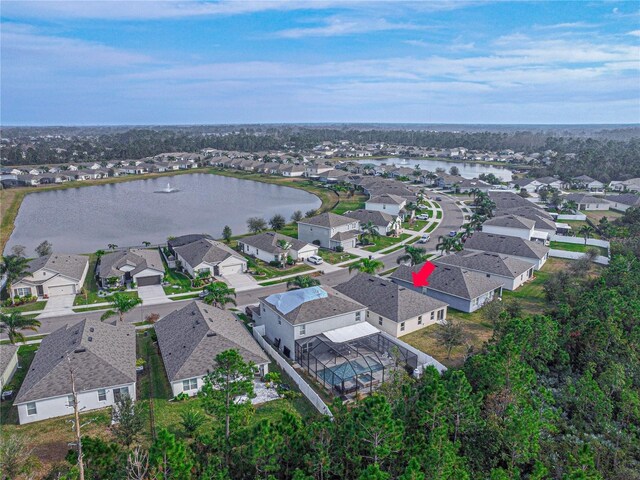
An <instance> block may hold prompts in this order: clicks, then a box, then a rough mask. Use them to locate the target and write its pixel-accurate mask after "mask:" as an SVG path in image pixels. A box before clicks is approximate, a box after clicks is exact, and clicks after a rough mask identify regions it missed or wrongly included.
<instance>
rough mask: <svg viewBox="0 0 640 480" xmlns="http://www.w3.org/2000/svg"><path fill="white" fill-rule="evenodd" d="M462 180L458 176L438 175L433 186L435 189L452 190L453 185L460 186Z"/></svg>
mask: <svg viewBox="0 0 640 480" xmlns="http://www.w3.org/2000/svg"><path fill="white" fill-rule="evenodd" d="M463 180H464V179H463V178H462V177H461V176H460V175H449V174H446V173H440V174H438V178H436V179H435V181H434V183H433V186H434V187H437V188H453V187H454V185H460V183H461V182H462V181H463Z"/></svg>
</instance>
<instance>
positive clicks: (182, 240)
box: [167, 233, 213, 248]
mask: <svg viewBox="0 0 640 480" xmlns="http://www.w3.org/2000/svg"><path fill="white" fill-rule="evenodd" d="M203 238H208V239H210V240H213V238H212V237H211V235H209V234H206V233H190V234H187V235H181V236H179V237H175V238H172V239H171V240H169V241H168V242H167V245H169V247H170V248H176V247H181V246H183V245H187V244H188V243H193V242H195V241H197V240H201V239H203Z"/></svg>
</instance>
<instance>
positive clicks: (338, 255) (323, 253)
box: [318, 248, 358, 265]
mask: <svg viewBox="0 0 640 480" xmlns="http://www.w3.org/2000/svg"><path fill="white" fill-rule="evenodd" d="M318 255H319V256H320V257H322V259H323V260H324V261H325V262H327V263H330V264H332V265H334V264H336V263H341V262H346V261H347V260H352V259H354V258H358V257H357V256H356V255H353V254H351V253H347V252H334V251H333V250H327V249H324V248H320V249H318Z"/></svg>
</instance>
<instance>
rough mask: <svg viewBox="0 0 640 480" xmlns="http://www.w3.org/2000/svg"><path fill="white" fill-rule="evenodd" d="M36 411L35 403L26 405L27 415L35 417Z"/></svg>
mask: <svg viewBox="0 0 640 480" xmlns="http://www.w3.org/2000/svg"><path fill="white" fill-rule="evenodd" d="M37 414H38V409H37V407H36V402H30V403H27V415H37Z"/></svg>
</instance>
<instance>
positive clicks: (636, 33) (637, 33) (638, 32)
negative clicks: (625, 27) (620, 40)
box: [627, 30, 640, 37]
mask: <svg viewBox="0 0 640 480" xmlns="http://www.w3.org/2000/svg"><path fill="white" fill-rule="evenodd" d="M627 35H632V36H634V37H640V30H632V31H630V32H627Z"/></svg>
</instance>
